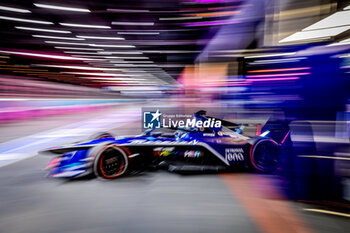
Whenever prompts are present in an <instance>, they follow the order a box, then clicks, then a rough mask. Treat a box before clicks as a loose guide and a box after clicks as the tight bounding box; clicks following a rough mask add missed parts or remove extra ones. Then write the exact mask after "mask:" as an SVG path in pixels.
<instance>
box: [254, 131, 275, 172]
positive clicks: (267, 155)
mask: <svg viewBox="0 0 350 233" xmlns="http://www.w3.org/2000/svg"><path fill="white" fill-rule="evenodd" d="M281 152H282V151H281V147H280V145H278V143H277V142H275V141H274V140H273V139H271V138H264V139H260V140H258V141H256V142H255V143H254V144H253V145H252V147H251V148H250V162H251V164H252V166H253V167H254V168H255V169H256V170H258V171H260V172H266V173H271V172H274V171H275V170H276V169H277V168H278V167H279V166H280V163H281V156H282V153H281Z"/></svg>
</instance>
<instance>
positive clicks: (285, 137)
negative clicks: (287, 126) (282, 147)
mask: <svg viewBox="0 0 350 233" xmlns="http://www.w3.org/2000/svg"><path fill="white" fill-rule="evenodd" d="M289 133H290V130H288V132H287V134H286V136H284V138H283V140H282V142H281V144H283V143H284V141H285V140H286V139H287V137H288V135H289Z"/></svg>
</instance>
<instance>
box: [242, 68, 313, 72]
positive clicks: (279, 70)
mask: <svg viewBox="0 0 350 233" xmlns="http://www.w3.org/2000/svg"><path fill="white" fill-rule="evenodd" d="M309 69H311V67H296V68H283V69H266V70H251V71H248V73H269V72H285V71H297V70H309Z"/></svg>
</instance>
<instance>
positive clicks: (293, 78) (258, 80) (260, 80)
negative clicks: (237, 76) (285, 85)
mask: <svg viewBox="0 0 350 233" xmlns="http://www.w3.org/2000/svg"><path fill="white" fill-rule="evenodd" d="M298 79H300V77H288V78H259V79H249V80H247V81H248V82H270V81H292V80H298Z"/></svg>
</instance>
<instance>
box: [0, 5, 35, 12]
mask: <svg viewBox="0 0 350 233" xmlns="http://www.w3.org/2000/svg"><path fill="white" fill-rule="evenodd" d="M0 10H3V11H12V12H18V13H32V12H31V11H30V10H26V9H20V8H14V7H8V6H0Z"/></svg>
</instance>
